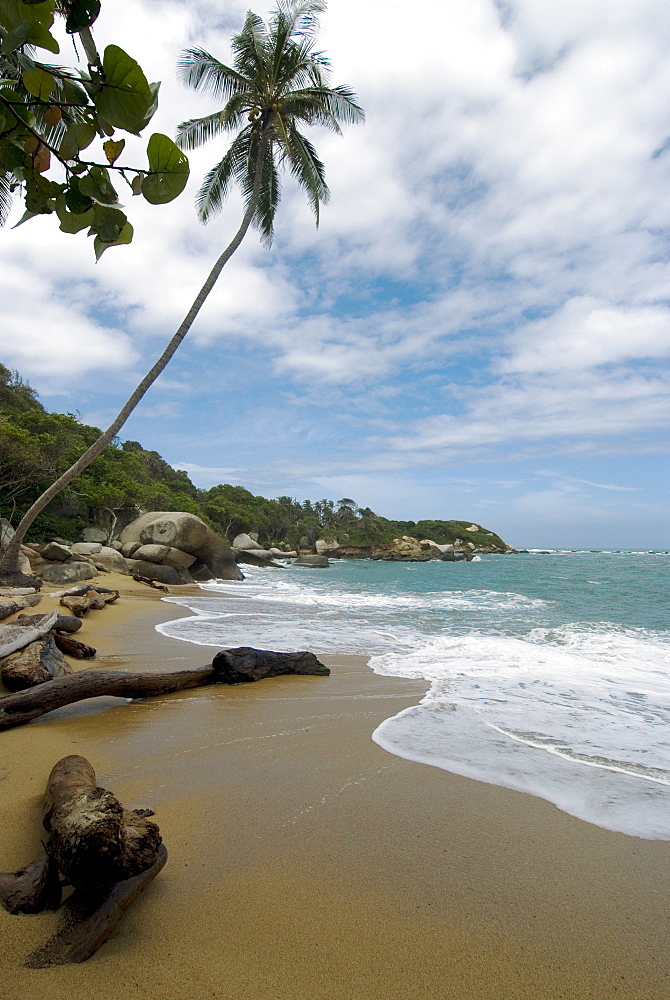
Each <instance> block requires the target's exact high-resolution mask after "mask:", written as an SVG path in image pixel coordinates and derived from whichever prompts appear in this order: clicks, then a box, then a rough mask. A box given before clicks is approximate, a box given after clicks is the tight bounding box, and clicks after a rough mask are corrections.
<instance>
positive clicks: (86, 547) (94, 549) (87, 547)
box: [70, 542, 102, 558]
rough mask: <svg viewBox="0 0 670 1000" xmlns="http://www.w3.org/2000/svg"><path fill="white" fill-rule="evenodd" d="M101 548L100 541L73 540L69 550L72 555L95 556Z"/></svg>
mask: <svg viewBox="0 0 670 1000" xmlns="http://www.w3.org/2000/svg"><path fill="white" fill-rule="evenodd" d="M101 549H102V545H101V544H100V542H75V543H74V545H73V546H71V549H70V551H71V552H72V555H73V556H84V557H86V558H90V556H95V555H97V554H98V552H100V551H101Z"/></svg>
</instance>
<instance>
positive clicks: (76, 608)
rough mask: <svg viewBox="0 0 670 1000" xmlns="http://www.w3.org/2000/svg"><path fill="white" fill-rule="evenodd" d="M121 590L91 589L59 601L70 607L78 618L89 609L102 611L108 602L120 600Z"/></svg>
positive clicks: (65, 606)
mask: <svg viewBox="0 0 670 1000" xmlns="http://www.w3.org/2000/svg"><path fill="white" fill-rule="evenodd" d="M118 597H119V592H118V590H105V591H101V592H99V591H97V590H89V591H87V592H86V593H85V594H83V595H82V596H81V597H61V599H60V601H59V602H58V603H59V604H61V605H62V606H63V607H64V608H69V610H70V611H72V613H73V614H75V615H76V616H77V617H78V618H81V617H82V616H83V615H85V614H87V613H88V612H89V611H91V610H92V611H102V609H103V608H104V607H105V605H107V604H113V603H114V601H116V600H118Z"/></svg>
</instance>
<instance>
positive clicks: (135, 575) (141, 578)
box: [133, 573, 170, 594]
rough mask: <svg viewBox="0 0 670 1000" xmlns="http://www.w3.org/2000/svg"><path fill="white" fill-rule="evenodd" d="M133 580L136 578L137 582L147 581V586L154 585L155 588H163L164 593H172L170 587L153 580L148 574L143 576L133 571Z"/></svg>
mask: <svg viewBox="0 0 670 1000" xmlns="http://www.w3.org/2000/svg"><path fill="white" fill-rule="evenodd" d="M133 580H136V581H137V583H146V585H147V587H153V588H154V590H161V591H162V592H163V593H164V594H169V593H170V591H169V590H168V588H167V587H165V586H164V585H163V584H162V583H156V581H155V580H152V579H151V578H150V577H148V576H141V574H140V573H133Z"/></svg>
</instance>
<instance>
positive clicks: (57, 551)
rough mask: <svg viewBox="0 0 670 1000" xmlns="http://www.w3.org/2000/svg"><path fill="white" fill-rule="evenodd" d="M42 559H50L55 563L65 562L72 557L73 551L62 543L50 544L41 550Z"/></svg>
mask: <svg viewBox="0 0 670 1000" xmlns="http://www.w3.org/2000/svg"><path fill="white" fill-rule="evenodd" d="M40 555H41V556H42V559H50V560H52V561H54V562H65V560H66V559H70V557H71V556H72V552H71V550H70V549H69V548H68V547H67V546H66V545H61V544H60V542H48V543H47V544H46V545H43V546H42V548H41V549H40Z"/></svg>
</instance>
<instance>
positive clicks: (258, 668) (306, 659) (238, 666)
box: [212, 556, 330, 684]
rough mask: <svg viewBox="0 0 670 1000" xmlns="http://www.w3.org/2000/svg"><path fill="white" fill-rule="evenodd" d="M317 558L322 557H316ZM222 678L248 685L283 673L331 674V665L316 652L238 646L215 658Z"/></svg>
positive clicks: (229, 682)
mask: <svg viewBox="0 0 670 1000" xmlns="http://www.w3.org/2000/svg"><path fill="white" fill-rule="evenodd" d="M315 558H320V557H317V556H315ZM212 666H213V667H214V670H215V671H216V675H217V677H218V679H219V680H220V681H221V682H222V683H224V684H244V683H247V682H249V681H258V680H261V679H262V678H264V677H278V676H279V675H280V674H312V675H314V674H316V675H317V676H321V677H327V676H328V674H329V673H330V670H329V669H328V667H326V666H324V665H323V663H321V662H320V661H319V660H317V658H316V656H315V655H314V653H307V652H304V651H301V652H297V653H275V652H274V651H272V650H270V649H253V648H251V647H250V646H238V647H237V648H235V649H222V650H221V651H220V652H219V653H217V654H216V656H215V657H214V659H213V660H212Z"/></svg>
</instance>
